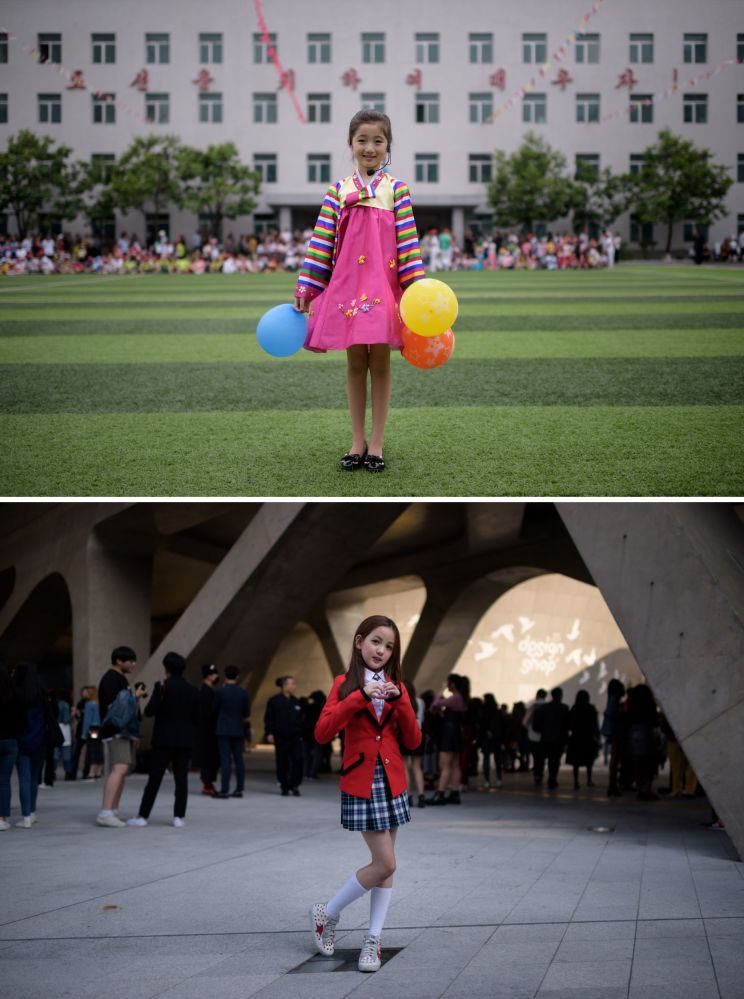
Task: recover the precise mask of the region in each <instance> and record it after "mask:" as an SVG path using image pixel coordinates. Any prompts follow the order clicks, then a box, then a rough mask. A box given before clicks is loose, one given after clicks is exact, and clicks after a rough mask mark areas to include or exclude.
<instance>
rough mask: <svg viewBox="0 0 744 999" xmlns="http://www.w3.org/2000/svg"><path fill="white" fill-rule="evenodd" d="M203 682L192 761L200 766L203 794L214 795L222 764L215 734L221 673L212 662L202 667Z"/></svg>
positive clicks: (200, 688) (200, 689) (194, 764)
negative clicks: (217, 691)
mask: <svg viewBox="0 0 744 999" xmlns="http://www.w3.org/2000/svg"><path fill="white" fill-rule="evenodd" d="M201 673H202V682H201V687H199V724H198V725H197V729H196V743H195V744H194V755H193V757H192V760H191V763H192V765H193V766H195V767H199V770H200V773H201V780H202V791H201V793H202V794H207V795H209V796H210V797H212V798H213V797H214V796H215V795H216V794H217V788H216V787H215V786H214V782H215V779H216V777H217V768H218V767H219V765H220V754H219V749H218V747H217V736H216V735H215V731H214V729H215V722H216V714H215V710H216V701H215V696H214V692H215V687H216V686H217V684H218V683H219V680H220V674H219V670H218V669H217V667H216V666H214V665H212V663H205V665H204V666H202V668H201Z"/></svg>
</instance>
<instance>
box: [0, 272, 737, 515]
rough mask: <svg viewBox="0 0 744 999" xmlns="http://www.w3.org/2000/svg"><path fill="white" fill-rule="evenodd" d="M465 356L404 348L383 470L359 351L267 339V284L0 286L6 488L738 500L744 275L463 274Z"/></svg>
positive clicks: (277, 280)
mask: <svg viewBox="0 0 744 999" xmlns="http://www.w3.org/2000/svg"><path fill="white" fill-rule="evenodd" d="M445 278H446V280H447V281H448V282H449V283H450V284H451V285H452V287H453V288H454V290H455V291H456V293H457V295H458V298H459V301H460V316H459V318H458V321H457V324H456V326H455V332H456V337H457V344H456V349H455V354H454V356H453V358H452V360H451V361H450V362H449V363H448V364H447V365H445V366H444V367H443V368H440V369H438V370H435V371H428V372H424V371H418V370H416V369H414V368H412V367H411V366H410V365H408V364H407V363H406V362H405V360H403V359H402V358H401V357H400V356H398V355H397V354H396V355H395V356H394V359H393V400H392V406H391V413H390V419H389V422H388V430H387V440H386V460H387V462H388V468H387V470H386V472H385V473H384V474H382V475H370V474H369V473H368V472H365V471H359V472H355V473H344V472H341V471H339V470H338V460H339V458H340V457H341V455H342V454H343V452H344V451H345V450H346V449H347V447H348V445H349V444H350V442H351V438H350V434H349V431H348V415H347V412H346V397H345V358H344V357H343V355H337V354H328V355H314V354H309V353H308V352H305V351H302V352H301V353H300V354H298V355H295V356H294V357H292V358H289V359H284V360H279V359H275V358H271V357H269V356H267V355H266V354H264V353H263V352H262V351H261V349H260V348H259V347H258V345H257V343H256V338H255V335H254V333H255V328H256V323H257V321H258V319H259V317H260V316H261V314H262V313H263V312H264V311H265V310H266V309H268V308H269V307H271V306H272V305H276V304H278V303H280V302H282V301H288V300H289V299H290V297H291V294H292V288H293V284H294V281H293V278H292V277H291V276H287V275H271V276H269V275H267V276H251V275H248V276H222V275H205V276H201V277H199V276H189V275H185V276H178V277H176V276H173V277H169V276H128V277H121V276H105V277H93V276H88V275H80V276H69V277H63V276H57V277H55V276H51V277H47V278H42V277H27V278H10V279H5V280H4V281H2V283H0V309H1V311H0V372H1V378H2V392H1V393H0V495H5V496H267V497H271V496H318V497H326V496H348V497H357V496H362V497H369V496H406V497H407V496H741V495H744V408H743V404H744V269H742V270H730V269H723V268H721V269H718V270H715V269H700V270H698V269H693V268H692V267H685V266H668V267H667V266H653V265H647V266H629V265H628V266H622V265H621V266H620V267H618V268H616V269H615V271H613V272H610V273H607V272H596V273H594V272H583V273H547V272H540V273H521V272H520V273H513V274H512V273H501V272H497V273H457V274H452V275H446V276H445Z"/></svg>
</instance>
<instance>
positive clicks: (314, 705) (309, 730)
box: [300, 690, 326, 780]
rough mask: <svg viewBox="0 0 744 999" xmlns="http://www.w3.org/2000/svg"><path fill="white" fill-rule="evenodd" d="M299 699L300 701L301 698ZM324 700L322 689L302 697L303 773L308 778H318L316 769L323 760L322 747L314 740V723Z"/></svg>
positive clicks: (318, 768)
mask: <svg viewBox="0 0 744 999" xmlns="http://www.w3.org/2000/svg"><path fill="white" fill-rule="evenodd" d="M300 700H301V703H302V701H303V699H302V698H301V699H300ZM325 702H326V696H325V694H324V693H323V691H322V690H314V691H313V692H312V694H310V696H309V697H307V698H304V703H303V704H302V707H303V712H302V716H303V726H302V741H303V743H304V746H305V768H304V773H305V776H306V777H307V779H308V780H317V779H318V771H319V770H320V767H321V764H322V762H323V747H322V746H320V745H318V743H317V742H316V741H315V725H316V724H317V721H318V718H320V712H321V711H322V710H323V705H324V704H325Z"/></svg>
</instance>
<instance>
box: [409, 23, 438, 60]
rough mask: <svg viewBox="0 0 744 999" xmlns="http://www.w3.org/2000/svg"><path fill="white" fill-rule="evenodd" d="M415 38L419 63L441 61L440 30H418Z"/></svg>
mask: <svg viewBox="0 0 744 999" xmlns="http://www.w3.org/2000/svg"><path fill="white" fill-rule="evenodd" d="M414 38H415V42H416V59H415V61H416V62H417V63H419V64H420V65H423V64H424V63H435V62H439V32H426V31H417V32H416V34H415V36H414Z"/></svg>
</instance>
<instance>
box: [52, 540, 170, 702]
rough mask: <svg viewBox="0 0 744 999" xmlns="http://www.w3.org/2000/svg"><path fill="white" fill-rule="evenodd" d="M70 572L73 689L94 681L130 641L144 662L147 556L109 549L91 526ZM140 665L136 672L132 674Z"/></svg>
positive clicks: (147, 632) (147, 624)
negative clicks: (113, 653) (113, 654)
mask: <svg viewBox="0 0 744 999" xmlns="http://www.w3.org/2000/svg"><path fill="white" fill-rule="evenodd" d="M76 563H77V564H76V565H74V567H73V570H72V573H71V582H72V600H73V636H72V637H73V671H74V683H75V689H76V690H78V689H79V688H80V687H81V686H83V685H85V684H97V683H98V681H99V680H100V678H101V676H102V674H103V673H104V672H105V671H106V669H107V668H108V667H109V665H110V663H111V650H112V649H113V648H114V647H115V646H117V645H129V646H131V647H132V648H133V649H134V651H135V652H136V653H137V657H138V659H139V662H140V663H142V664H144V663H146V662H147V660H148V658H149V656H150V614H151V603H152V557H151V556H150V555H147V554H136V555H129V556H128V555H126V554H125V553H123V552H122V551H112V550H111V549H109V548H108V546H106V545H105V544H104V543H103V542H102V541H101V539H100V538H99V536H98V535H97V533H96V532H95V531H93V532H91V534H90V536H89V538H88V542H87V544H86V546H85V549H84V552H83V553H82V557H81V558H80V559H78V560H76ZM139 673H140V670H139V669H138V671H137V679H140V676H139Z"/></svg>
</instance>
